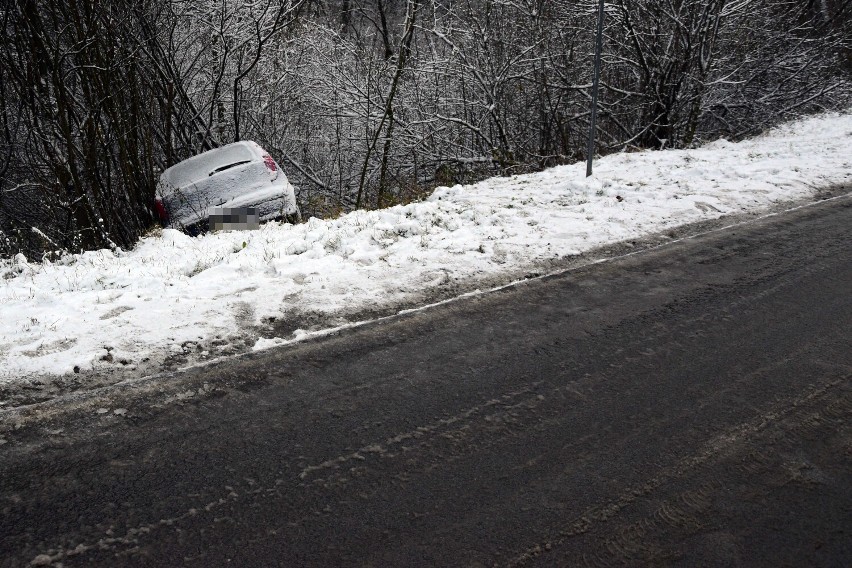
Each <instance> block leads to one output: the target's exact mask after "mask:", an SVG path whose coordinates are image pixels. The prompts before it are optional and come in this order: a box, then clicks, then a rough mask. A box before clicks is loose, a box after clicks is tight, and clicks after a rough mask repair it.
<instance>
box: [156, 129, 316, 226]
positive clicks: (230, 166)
mask: <svg viewBox="0 0 852 568" xmlns="http://www.w3.org/2000/svg"><path fill="white" fill-rule="evenodd" d="M155 208H156V212H157V214H158V215H159V217H160V220H161V221H162V223H163V226H164V227H166V228H172V229H181V230H184V231H186V232H188V233H190V234H198V233H201V232H204V231H206V230H207V229H208V228H209V229H213V230H215V229H252V228H256V227H257V226H258V225H259V223H260V222H263V221H270V220H273V219H284V220H286V221H288V222H296V221H298V220H299V219H300V213H299V208H298V206H297V205H296V196H295V193H294V191H293V186H292V185H291V184H290V182H289V181H288V180H287V176H286V175H284V172H283V171H282V170H281V168H280V167H279V166H278V164H276V163H275V160H273V159H272V157H271V156H270V155H269V153H268V152H266V150H264V149H263V148H261V147H260V145H259V144H257V143H256V142H251V141H244V142H234V143H233V144H228V145H227V146H222V147H221V148H216V149H214V150H210V151H208V152H204V153H203V154H199V155H197V156H193V157H192V158H189V159H187V160H184V161H182V162H180V163H178V164H175V165H174V166H172V167H170V168H169V169H167V170H166V171H164V172H163V173H162V175H161V176H160V182H159V184H158V185H157V196H156V203H155Z"/></svg>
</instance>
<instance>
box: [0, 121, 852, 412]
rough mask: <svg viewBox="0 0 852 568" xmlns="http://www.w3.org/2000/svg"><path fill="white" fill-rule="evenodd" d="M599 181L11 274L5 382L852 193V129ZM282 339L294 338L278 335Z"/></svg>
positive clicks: (471, 194) (792, 133)
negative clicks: (822, 193)
mask: <svg viewBox="0 0 852 568" xmlns="http://www.w3.org/2000/svg"><path fill="white" fill-rule="evenodd" d="M584 174H585V165H584V164H575V165H571V166H562V167H557V168H553V169H550V170H547V171H544V172H541V173H537V174H531V175H522V176H515V177H508V178H494V179H490V180H487V181H484V182H481V183H478V184H475V185H470V186H456V187H449V188H448V187H443V188H439V189H437V190H436V191H435V192H434V193H433V195H432V196H431V197H430V198H429V199H428V200H426V201H424V202H421V203H414V204H410V205H405V206H397V207H393V208H390V209H386V210H382V211H370V212H367V211H357V212H354V213H351V214H348V215H345V216H343V217H340V218H339V219H334V220H326V221H321V220H318V219H310V220H309V221H308V222H307V223H304V224H301V225H298V226H291V225H279V224H267V225H265V226H263V227H262V228H261V229H260V230H257V231H247V232H223V233H218V234H210V235H205V236H201V237H198V238H190V237H188V236H186V235H184V234H181V233H179V232H176V231H172V230H166V231H163V233H162V235H161V236H156V237H149V238H145V239H143V240H142V241H141V242H140V243H139V245H138V246H137V247H136V248H135V250H133V251H129V252H121V251H119V252H111V251H109V250H102V251H97V252H89V253H85V254H82V255H74V256H69V257H66V258H64V259H63V260H62V261H61V262H56V263H49V262H40V261H35V260H31V259H25V258H24V257H23V256H21V255H19V256H18V257H16V258H15V259H13V260H12V261H3V262H2V263H0V275H2V276H3V277H2V278H0V384H2V383H4V382H6V383H7V384H8V383H9V382H13V381H16V380H18V379H21V378H22V377H29V378H32V377H33V376H34V375H37V374H40V373H49V374H62V373H73V371H74V369H75V367H76V368H77V370H78V371H80V372H81V373H82V375H81V377H82V376H85V374H86V372H87V371H90V370H92V369H94V370H96V371H97V370H101V371H105V372H106V371H108V370H109V369H117V370H118V369H121V370H123V371H126V370H128V369H134V368H138V369H139V372H143V370H146V369H147V370H151V369H154V370H156V369H158V368H162V367H160V365H162V364H163V362H164V361H165V362H166V363H168V361H178V362H180V363H181V364H189V363H192V362H194V361H199V360H204V359H207V358H210V357H213V356H216V355H218V354H223V353H225V354H227V353H233V352H239V351H244V350H247V349H250V348H262V347H267V346H271V345H276V344H280V343H282V342H283V341H285V340H291V339H293V338H298V337H302V336H304V335H305V333H304V332H300V331H296V333H290V332H291V331H292V330H293V327H295V325H296V324H293V325H291V326H290V327H288V321H289V322H292V321H299V322H303V323H304V322H305V321H307V322H310V318H309V317H306V314H314V315H318V316H322V315H323V314H334V313H338V312H341V311H343V312H345V313H346V314H357V313H358V312H362V313H368V312H371V311H373V312H375V311H379V312H380V311H381V310H380V309H379V308H380V307H381V306H388V305H393V306H399V305H406V303H407V302H410V301H413V299H416V298H422V297H424V293H425V296H428V292H429V291H430V290H437V289H440V288H441V287H447V286H448V285H452V284H453V283H458V282H461V281H470V280H471V279H473V280H476V279H481V280H483V281H485V280H487V279H488V278H492V281H495V282H496V281H499V277H500V275H508V274H517V273H518V271H519V270H523V269H524V268H525V267H530V266H540V265H541V264H542V262H543V261H546V260H548V259H554V258H564V257H565V256H567V255H573V254H577V253H580V252H582V251H586V250H589V249H592V248H594V247H597V246H600V245H603V244H606V243H612V242H616V241H621V240H624V239H632V238H637V237H641V236H643V235H647V234H649V233H653V232H657V231H661V230H664V229H668V228H671V227H673V226H677V225H681V224H684V223H689V222H693V221H697V220H701V219H709V218H715V217H720V216H723V215H726V214H732V213H742V212H748V211H755V212H760V211H765V210H767V208H769V207H771V206H772V205H773V204H774V203H778V202H782V201H790V200H797V199H806V198H808V197H809V196H810V195H812V194H813V193H814V191H815V190H817V189H819V188H822V187H827V186H830V185H836V184H850V185H852V115H850V114H843V115H837V114H827V115H822V116H818V117H814V118H809V119H805V120H801V121H798V122H794V123H790V124H787V125H784V126H781V127H779V128H777V129H775V130H773V131H771V132H769V133H767V134H765V135H763V136H760V137H758V138H755V139H753V140H748V141H745V142H742V143H738V144H733V143H729V142H726V141H718V142H715V143H712V144H710V145H708V146H705V147H703V148H700V149H696V150H678V151H664V152H643V153H623V154H617V155H612V156H608V157H606V158H603V159H601V160H599V161H597V162H596V164H595V175H594V176H593V177H591V178H589V179H586V178H585V177H584ZM461 288H462V289H463V288H464V287H461ZM296 318H298V319H296ZM318 321H322V322H324V323H328V322H329V321H330V320H328V319H327V318H323V317H320V318H319V320H318ZM337 323H340V324H342V323H345V321H344V320H338V321H337ZM276 330H278V331H279V332H280V334H281V335H282V336H283V337H278V338H275V337H270V336H274V335H275V333H276ZM147 370H146V371H145V372H147ZM0 404H2V403H0Z"/></svg>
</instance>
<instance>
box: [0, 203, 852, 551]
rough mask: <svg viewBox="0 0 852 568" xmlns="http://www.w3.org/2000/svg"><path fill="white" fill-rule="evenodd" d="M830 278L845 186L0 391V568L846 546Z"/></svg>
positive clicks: (844, 325)
mask: <svg viewBox="0 0 852 568" xmlns="http://www.w3.org/2000/svg"><path fill="white" fill-rule="evenodd" d="M850 292H852V199H850V198H849V197H845V198H839V199H834V200H831V201H828V202H823V203H822V204H819V205H816V206H812V207H807V208H803V209H799V210H797V211H794V212H790V213H784V214H782V215H778V216H775V217H771V218H768V219H764V220H761V221H756V222H753V223H749V224H747V225H742V226H738V227H735V228H731V229H727V230H722V231H716V232H713V233H711V234H706V235H703V236H697V237H694V238H690V239H686V240H683V241H680V242H676V243H672V244H669V245H667V246H663V247H660V248H658V249H655V250H651V251H645V252H642V253H639V254H635V255H630V256H626V257H622V258H619V259H616V260H613V261H610V262H606V263H601V264H596V265H592V266H588V267H585V268H581V269H578V270H574V271H571V272H567V273H565V274H562V275H559V276H553V277H548V278H545V279H538V280H532V281H529V282H527V283H524V284H521V285H518V286H514V287H511V288H507V289H504V290H501V291H498V292H494V293H490V294H486V295H482V296H478V297H474V298H469V299H465V300H461V301H457V302H453V303H450V304H446V305H443V306H439V307H437V308H433V309H430V310H427V311H423V312H417V313H413V314H409V315H405V316H401V317H398V318H395V319H392V320H389V321H384V322H380V323H376V324H374V325H368V326H365V327H362V328H359V329H355V330H351V331H347V332H344V333H341V334H339V335H337V336H334V337H328V338H325V339H322V340H317V341H312V342H310V343H306V344H302V345H298V346H294V347H290V348H285V349H281V350H277V351H275V352H264V353H261V354H258V355H254V356H251V357H246V358H242V359H239V360H236V361H231V362H228V363H224V364H220V365H215V366H212V367H208V368H204V369H198V370H195V371H191V372H188V373H185V374H181V375H176V376H173V377H167V378H162V379H159V381H149V382H147V383H144V385H137V386H134V387H128V388H125V389H107V390H106V391H104V392H102V393H94V394H87V395H86V396H84V397H80V398H77V399H75V398H73V397H72V398H71V399H69V400H66V401H64V402H59V403H52V404H50V405H45V406H43V407H37V408H34V409H30V410H28V411H27V412H19V413H11V414H10V413H7V415H6V416H5V417H4V418H3V420H4V421H5V422H4V424H5V426H6V429H5V430H4V431H2V432H0V433H2V435H3V437H4V439H5V442H6V443H5V444H3V445H0V512H2V515H0V565H2V566H27V565H28V564H30V563H31V562H33V563H35V564H43V565H48V564H50V563H51V562H53V563H54V565H58V564H60V563H61V564H62V565H63V566H65V567H70V566H124V565H127V566H180V565H187V566H204V567H209V566H225V565H229V566H250V567H251V566H304V565H314V566H337V565H362V566H441V565H465V566H491V565H501V566H502V565H512V566H513V565H532V566H538V565H541V566H612V565H622V564H626V565H665V566H783V565H791V566H850V565H852V420H850V417H852V382H851V381H850V378H852V294H850ZM13 422H14V424H13Z"/></svg>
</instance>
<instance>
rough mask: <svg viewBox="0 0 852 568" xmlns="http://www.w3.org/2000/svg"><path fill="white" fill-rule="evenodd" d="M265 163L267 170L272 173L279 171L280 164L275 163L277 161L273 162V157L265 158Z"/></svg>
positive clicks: (266, 156)
mask: <svg viewBox="0 0 852 568" xmlns="http://www.w3.org/2000/svg"><path fill="white" fill-rule="evenodd" d="M263 163H264V164H266V169H268V170H269V171H270V172H277V171H278V164H276V163H275V160H273V159H272V156H270V155H269V154H267V155H265V156H264V157H263Z"/></svg>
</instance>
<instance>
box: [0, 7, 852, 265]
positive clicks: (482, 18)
mask: <svg viewBox="0 0 852 568" xmlns="http://www.w3.org/2000/svg"><path fill="white" fill-rule="evenodd" d="M0 2H2V5H3V8H2V14H0V18H2V28H3V32H2V33H3V36H4V41H3V44H2V46H0V258H3V257H8V256H10V255H14V254H17V253H24V254H25V255H27V257H34V258H51V257H52V256H54V255H57V256H58V255H62V254H65V253H68V252H80V251H82V250H92V249H97V248H105V247H106V248H118V247H120V248H132V247H133V246H134V244H135V243H136V242H137V240H138V239H139V237H140V236H141V235H144V234H146V232H148V231H150V230H151V229H152V228H153V227H154V226H155V225H156V222H155V218H154V214H153V212H152V207H153V201H154V195H155V188H156V184H157V180H158V178H159V174H160V172H162V171H163V170H164V169H165V168H167V167H168V166H170V165H173V164H175V163H177V162H179V161H180V160H182V159H185V158H187V157H190V156H192V155H195V154H197V153H199V152H202V151H204V150H208V149H211V148H215V147H217V146H219V145H223V144H227V143H230V142H234V141H238V140H255V141H256V142H258V143H259V144H260V145H261V146H263V147H264V148H266V149H267V150H268V151H269V152H270V153H271V154H272V156H273V157H274V158H275V159H276V160H277V161H278V162H279V163H280V164H281V165H282V166H283V168H284V169H285V171H286V172H287V175H288V177H289V178H290V180H291V181H292V183H293V184H294V185H295V186H296V187H297V198H298V201H299V205H300V207H301V209H302V212H303V215H304V216H305V217H306V218H307V217H309V216H316V217H320V218H326V217H332V216H336V215H339V214H341V213H344V212H347V211H352V210H354V209H361V208H367V209H373V208H381V207H386V206H390V205H393V204H396V203H403V202H409V201H413V200H417V199H419V198H422V197H423V196H425V195H427V194H428V193H429V191H431V190H432V189H433V188H435V187H436V186H440V185H451V184H455V183H466V182H471V181H475V180H478V179H482V178H485V177H487V176H494V175H512V174H516V173H523V172H529V171H536V170H541V169H543V168H547V167H551V166H554V165H558V164H566V163H573V162H576V161H578V160H584V159H585V158H586V155H585V153H586V137H587V135H588V130H589V121H590V99H591V87H592V75H593V52H594V44H595V31H596V23H597V9H598V2H597V1H595V0H576V1H571V0H562V1H557V0H431V1H429V0H110V1H109V2H93V1H88V0H0ZM850 105H852V0H607V2H606V3H605V20H604V28H603V50H602V74H601V86H600V99H599V112H598V117H597V130H596V141H597V142H596V153H597V154H607V153H612V152H620V151H627V152H631V151H640V150H646V149H668V148H687V147H694V146H696V145H700V144H703V143H705V142H707V141H710V140H713V139H716V138H719V137H725V138H728V139H732V140H736V139H740V138H742V137H745V136H750V135H754V134H758V133H760V132H761V131H763V130H764V129H766V128H768V127H770V126H772V125H773V124H776V123H778V122H780V121H784V120H789V119H791V118H794V117H796V116H799V115H802V114H806V113H813V112H820V111H825V110H845V109H848V108H849V107H850Z"/></svg>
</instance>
